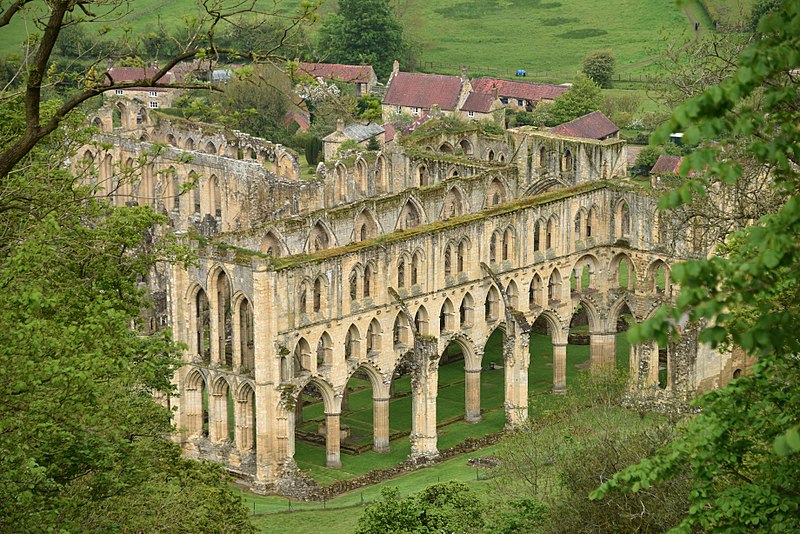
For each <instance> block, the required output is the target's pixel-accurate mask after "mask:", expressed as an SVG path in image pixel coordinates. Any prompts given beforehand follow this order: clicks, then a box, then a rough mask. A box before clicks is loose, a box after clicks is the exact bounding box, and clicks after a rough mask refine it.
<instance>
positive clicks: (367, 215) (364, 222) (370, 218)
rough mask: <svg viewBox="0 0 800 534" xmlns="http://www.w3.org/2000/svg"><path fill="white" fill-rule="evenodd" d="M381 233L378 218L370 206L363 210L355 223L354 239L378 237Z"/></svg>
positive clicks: (364, 239)
mask: <svg viewBox="0 0 800 534" xmlns="http://www.w3.org/2000/svg"><path fill="white" fill-rule="evenodd" d="M380 233H381V230H380V226H379V225H378V220H377V219H376V218H375V215H374V214H373V213H372V211H371V210H370V209H368V208H364V209H363V210H361V213H359V214H358V216H357V217H356V222H355V224H354V225H353V241H366V240H367V239H373V238H375V237H378V235H379V234H380Z"/></svg>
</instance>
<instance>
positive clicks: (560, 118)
mask: <svg viewBox="0 0 800 534" xmlns="http://www.w3.org/2000/svg"><path fill="white" fill-rule="evenodd" d="M602 106H603V96H602V94H601V92H600V86H599V85H597V84H596V83H594V82H593V81H592V80H590V79H589V78H587V77H586V76H578V77H576V78H575V80H574V81H573V82H572V87H570V88H569V90H568V91H567V92H566V93H564V94H563V95H561V96H559V97H557V98H556V100H555V102H554V103H553V106H552V107H551V108H550V113H551V115H552V117H553V119H554V120H555V121H556V124H562V123H565V122H569V121H571V120H572V119H577V118H578V117H581V116H583V115H586V114H587V113H591V112H593V111H597V110H598V109H600V108H601V107H602Z"/></svg>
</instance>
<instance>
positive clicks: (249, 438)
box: [236, 399, 253, 452]
mask: <svg viewBox="0 0 800 534" xmlns="http://www.w3.org/2000/svg"><path fill="white" fill-rule="evenodd" d="M252 419H253V407H252V406H250V402H249V401H248V400H246V399H244V400H243V399H238V400H237V402H236V448H237V449H238V450H239V452H248V451H250V450H251V449H252V448H253V426H252V425H253V423H252Z"/></svg>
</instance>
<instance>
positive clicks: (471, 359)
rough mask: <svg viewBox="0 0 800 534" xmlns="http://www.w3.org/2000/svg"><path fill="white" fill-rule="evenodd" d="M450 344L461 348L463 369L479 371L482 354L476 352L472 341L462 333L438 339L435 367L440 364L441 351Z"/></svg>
mask: <svg viewBox="0 0 800 534" xmlns="http://www.w3.org/2000/svg"><path fill="white" fill-rule="evenodd" d="M451 343H455V344H456V345H458V346H459V347H460V348H461V352H462V354H463V355H464V364H465V368H468V369H480V366H481V358H482V357H483V354H482V353H479V352H478V350H476V348H475V343H474V342H473V341H472V339H470V338H469V336H467V335H466V334H464V333H463V332H455V333H454V334H452V335H449V336H447V337H446V338H441V339H440V341H439V349H438V354H439V358H438V360H437V362H436V364H437V366H438V365H439V363H440V362H441V359H442V353H443V351H444V350H445V349H446V348H447V347H448V346H449V345H450V344H451Z"/></svg>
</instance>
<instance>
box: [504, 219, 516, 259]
mask: <svg viewBox="0 0 800 534" xmlns="http://www.w3.org/2000/svg"><path fill="white" fill-rule="evenodd" d="M515 240H516V231H515V229H514V227H513V226H512V225H509V226H508V227H507V228H506V229H505V231H504V232H503V245H502V258H503V261H506V260H512V259H513V258H514V241H515Z"/></svg>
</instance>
